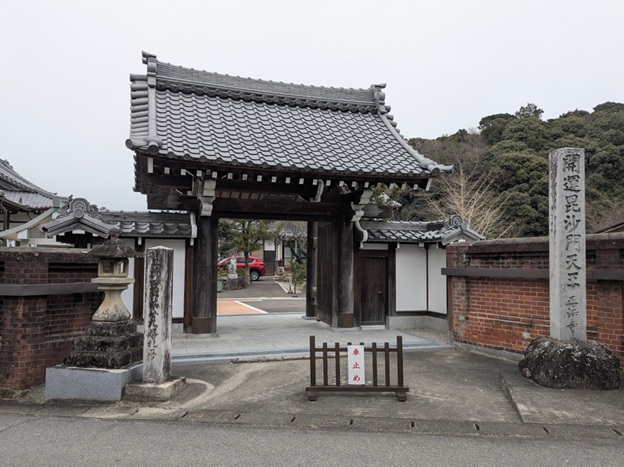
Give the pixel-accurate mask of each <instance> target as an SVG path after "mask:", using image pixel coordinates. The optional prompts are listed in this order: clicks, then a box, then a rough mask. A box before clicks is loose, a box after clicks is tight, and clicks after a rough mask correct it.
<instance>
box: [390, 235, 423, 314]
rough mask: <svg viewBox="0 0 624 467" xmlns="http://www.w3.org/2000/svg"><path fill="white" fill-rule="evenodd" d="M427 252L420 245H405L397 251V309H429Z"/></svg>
mask: <svg viewBox="0 0 624 467" xmlns="http://www.w3.org/2000/svg"><path fill="white" fill-rule="evenodd" d="M426 271H427V252H426V250H425V249H424V248H421V247H419V246H418V245H406V244H403V245H401V246H400V247H399V249H397V250H396V309H397V311H420V310H426V309H427V276H426Z"/></svg>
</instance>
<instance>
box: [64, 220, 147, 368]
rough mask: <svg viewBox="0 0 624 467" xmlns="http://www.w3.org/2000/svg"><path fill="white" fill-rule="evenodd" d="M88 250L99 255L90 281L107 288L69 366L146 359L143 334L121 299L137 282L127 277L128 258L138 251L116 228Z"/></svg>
mask: <svg viewBox="0 0 624 467" xmlns="http://www.w3.org/2000/svg"><path fill="white" fill-rule="evenodd" d="M89 254H90V255H91V256H95V257H97V258H99V260H98V277H96V278H94V279H91V281H92V282H93V283H95V284H97V285H98V290H100V291H102V292H104V301H103V302H102V304H101V305H100V307H99V308H98V309H97V311H96V312H95V314H94V315H93V317H92V318H91V323H90V324H89V326H88V327H87V330H86V335H84V336H80V337H78V338H76V340H75V341H74V350H73V351H72V352H71V354H70V355H69V357H67V358H66V359H65V362H64V363H65V365H66V366H75V367H83V368H85V367H87V368H108V369H118V368H124V367H127V366H128V365H131V364H134V363H137V362H141V361H142V360H143V334H142V333H139V332H137V326H136V324H135V323H134V321H133V320H132V317H131V315H130V312H129V311H128V309H127V308H126V306H125V305H124V303H123V301H122V300H121V293H122V292H123V291H124V290H126V289H127V288H128V285H130V284H132V283H133V282H134V279H132V278H129V277H128V263H129V260H128V258H131V257H133V256H135V255H136V251H135V250H134V249H133V248H130V247H129V246H127V245H125V244H124V243H123V242H122V241H121V240H119V230H118V229H116V228H113V229H112V230H111V231H110V238H109V239H108V240H107V241H106V242H104V243H103V244H101V245H98V246H96V247H94V248H93V249H92V250H91V251H90V252H89Z"/></svg>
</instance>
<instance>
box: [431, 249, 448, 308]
mask: <svg viewBox="0 0 624 467" xmlns="http://www.w3.org/2000/svg"><path fill="white" fill-rule="evenodd" d="M445 267H446V250H445V249H443V248H436V247H435V246H434V245H431V247H430V248H429V311H435V312H436V313H443V314H446V276H443V275H442V268H445Z"/></svg>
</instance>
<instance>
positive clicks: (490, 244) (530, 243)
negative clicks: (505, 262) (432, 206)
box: [446, 232, 624, 253]
mask: <svg viewBox="0 0 624 467" xmlns="http://www.w3.org/2000/svg"><path fill="white" fill-rule="evenodd" d="M586 242H587V249H588V250H593V249H597V247H598V245H600V249H624V232H617V233H601V234H588V235H587V240H586ZM548 246H549V242H548V237H521V238H499V239H496V240H481V241H477V242H473V243H471V244H468V245H466V244H461V243H456V244H453V245H448V246H447V247H446V248H447V253H455V252H460V251H462V252H466V253H503V252H507V253H509V252H530V251H534V252H538V251H548Z"/></svg>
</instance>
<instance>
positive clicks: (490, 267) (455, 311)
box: [446, 233, 624, 365]
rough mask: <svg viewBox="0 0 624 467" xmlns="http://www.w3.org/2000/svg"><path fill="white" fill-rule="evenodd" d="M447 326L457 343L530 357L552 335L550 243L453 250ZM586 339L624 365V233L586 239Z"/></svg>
mask: <svg viewBox="0 0 624 467" xmlns="http://www.w3.org/2000/svg"><path fill="white" fill-rule="evenodd" d="M446 252H447V270H446V273H447V276H448V277H449V327H450V330H451V332H452V333H453V335H454V337H455V339H456V340H457V341H458V342H461V343H467V344H472V345H477V346H482V347H488V348H492V349H496V350H505V351H511V352H517V353H519V352H524V350H526V347H527V345H528V344H529V343H530V342H531V341H532V340H533V339H535V338H536V337H540V336H548V335H549V334H550V319H549V301H550V293H549V278H548V238H536V239H508V240H492V241H483V242H476V243H473V244H470V245H462V244H456V245H450V246H448V247H447V249H446ZM587 268H588V281H587V336H588V339H591V340H595V341H597V342H600V343H601V344H604V345H606V346H607V347H608V348H609V349H611V350H612V351H614V352H616V354H617V355H619V357H620V361H621V362H622V364H623V365H624V358H623V357H624V286H623V284H624V234H622V233H618V234H599V235H588V237H587Z"/></svg>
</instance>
